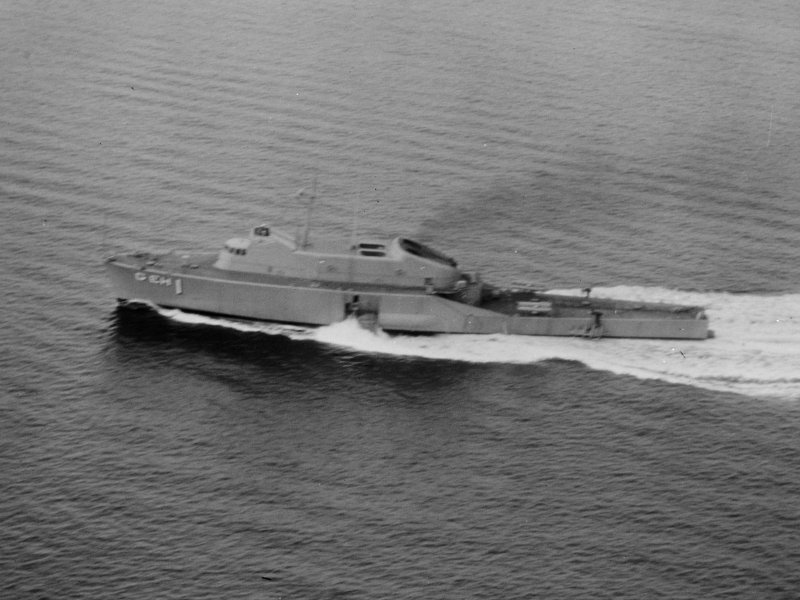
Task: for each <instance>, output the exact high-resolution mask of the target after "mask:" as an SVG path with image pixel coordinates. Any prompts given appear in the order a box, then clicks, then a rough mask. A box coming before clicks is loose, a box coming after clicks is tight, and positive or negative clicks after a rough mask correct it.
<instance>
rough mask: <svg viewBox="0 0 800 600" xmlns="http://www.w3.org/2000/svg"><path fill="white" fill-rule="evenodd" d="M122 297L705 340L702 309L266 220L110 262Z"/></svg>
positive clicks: (200, 307) (384, 320)
mask: <svg viewBox="0 0 800 600" xmlns="http://www.w3.org/2000/svg"><path fill="white" fill-rule="evenodd" d="M106 267H107V269H108V273H109V275H110V277H111V280H112V283H113V285H114V289H115V292H116V295H117V298H119V299H120V300H121V301H135V300H139V301H146V302H150V303H153V304H156V305H159V306H164V307H172V308H180V309H183V310H187V311H195V312H204V313H212V314H220V315H228V316H233V317H241V318H247V319H258V320H266V321H280V322H286V323H300V324H309V325H328V324H331V323H335V322H338V321H341V320H343V319H345V318H347V317H348V316H350V315H353V316H355V317H357V318H359V320H360V321H362V323H364V324H365V325H367V326H376V325H377V326H379V327H381V328H383V329H385V330H388V331H404V332H420V333H484V334H486V333H509V334H522V335H557V336H585V337H633V338H675V339H704V338H706V337H708V336H709V330H708V321H707V319H706V316H705V312H704V311H703V309H702V308H701V307H697V306H684V305H675V304H661V303H645V302H629V301H620V300H610V299H597V298H591V297H590V293H589V291H588V290H587V291H586V293H585V294H584V295H583V296H563V295H556V294H549V293H545V292H540V291H537V290H536V289H532V288H531V287H530V286H527V285H519V284H515V285H512V286H510V287H507V288H501V287H496V286H493V285H490V284H487V283H484V282H482V281H481V279H480V277H479V276H477V275H475V274H470V273H467V272H465V271H462V270H460V269H459V268H458V265H457V264H456V261H454V260H453V259H452V258H450V257H448V256H446V255H444V254H442V253H441V252H438V251H437V250H434V249H433V248H430V247H429V246H426V245H424V244H421V243H419V242H416V241H414V240H411V239H408V238H403V237H398V238H395V239H393V240H391V241H390V242H383V241H374V240H366V241H360V242H355V243H352V244H347V243H335V242H330V241H321V240H317V239H314V240H313V241H308V238H307V236H306V237H305V238H304V239H303V240H302V241H300V240H297V239H296V238H295V237H294V236H292V235H289V234H287V233H285V232H283V231H280V230H277V229H274V228H271V227H269V226H267V225H260V226H258V227H255V228H253V229H252V230H251V231H250V232H249V234H248V235H247V236H246V237H238V238H232V239H230V240H228V242H226V243H225V245H224V247H223V248H222V250H220V251H219V253H217V254H184V253H179V252H172V253H167V254H159V255H155V254H149V253H136V254H129V255H118V256H113V257H111V258H109V259H108V260H107V261H106Z"/></svg>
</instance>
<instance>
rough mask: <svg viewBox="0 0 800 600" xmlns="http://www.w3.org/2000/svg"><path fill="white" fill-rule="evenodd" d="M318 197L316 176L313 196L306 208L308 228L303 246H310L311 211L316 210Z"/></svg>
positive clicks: (304, 232)
mask: <svg viewBox="0 0 800 600" xmlns="http://www.w3.org/2000/svg"><path fill="white" fill-rule="evenodd" d="M316 197H317V178H316V177H314V186H313V187H312V188H311V197H310V198H309V199H308V207H307V209H306V228H305V231H303V244H302V246H301V247H302V248H306V247H308V232H309V230H310V229H311V212H312V211H313V210H314V200H315V199H316Z"/></svg>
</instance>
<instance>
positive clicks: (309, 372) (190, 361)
mask: <svg viewBox="0 0 800 600" xmlns="http://www.w3.org/2000/svg"><path fill="white" fill-rule="evenodd" d="M110 319H111V327H110V347H111V349H112V353H111V356H113V357H114V359H115V362H116V366H117V367H118V368H120V369H122V370H126V371H130V370H131V369H133V370H139V369H144V370H150V369H152V368H157V369H164V368H169V369H171V370H173V371H175V370H183V371H184V372H188V373H195V374H198V375H199V374H203V375H210V376H213V377H215V378H218V379H220V380H225V381H227V382H228V383H229V384H230V385H232V386H235V387H237V388H240V389H241V390H242V391H247V390H245V388H251V389H250V390H249V391H250V392H252V393H253V394H254V395H258V391H259V390H260V389H261V388H262V387H263V386H265V385H269V386H270V387H271V388H272V389H284V390H286V391H287V392H291V391H292V390H294V389H296V388H297V386H298V385H301V384H302V385H304V386H305V387H306V388H307V389H312V388H315V387H316V388H318V389H327V390H331V389H339V390H342V391H345V390H351V391H355V390H357V389H359V388H369V387H372V386H376V385H377V386H380V387H382V388H386V389H388V390H394V391H396V392H397V394H398V395H399V396H402V397H404V398H407V399H411V398H424V401H426V402H429V401H431V399H432V398H433V397H435V396H436V394H435V392H436V390H439V389H445V388H447V389H452V388H453V387H459V386H462V385H466V382H468V381H469V380H473V379H476V378H480V377H482V375H483V374H484V372H485V371H487V370H489V369H491V368H492V367H490V366H486V365H475V364H469V363H464V362H459V361H451V360H431V359H427V358H421V357H409V356H390V355H386V354H373V353H364V352H360V351H357V350H352V349H347V348H343V347H339V346H334V345H329V344H326V343H322V342H319V341H316V340H314V339H311V338H310V337H309V338H308V339H303V337H304V336H303V335H302V333H301V335H299V336H297V337H298V339H293V337H290V335H289V334H288V333H279V332H276V333H271V332H268V331H260V330H258V329H256V328H255V327H253V331H249V330H245V331H241V330H239V329H236V328H233V327H228V326H226V325H224V324H220V325H216V324H213V323H207V322H201V323H185V322H181V321H177V320H174V319H171V318H169V317H167V316H164V315H162V314H160V313H159V312H157V311H156V310H154V309H153V308H151V307H148V306H138V307H136V308H132V307H131V306H118V307H116V309H115V310H114V311H113V313H111V315H110ZM221 323H225V321H221ZM276 331H280V328H276ZM288 331H292V332H293V330H292V329H290V328H287V332H288ZM306 331H309V330H308V329H306ZM528 369H534V370H539V369H541V367H537V366H529V367H528ZM417 392H419V393H417ZM431 392H433V394H431Z"/></svg>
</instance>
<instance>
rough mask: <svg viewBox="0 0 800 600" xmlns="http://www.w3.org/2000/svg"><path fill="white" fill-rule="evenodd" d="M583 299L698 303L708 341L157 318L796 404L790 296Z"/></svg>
mask: <svg viewBox="0 0 800 600" xmlns="http://www.w3.org/2000/svg"><path fill="white" fill-rule="evenodd" d="M569 292H570V293H579V292H578V291H577V290H569ZM592 295H593V296H597V297H603V296H607V297H613V298H618V299H623V300H641V301H650V302H670V303H680V304H697V305H701V306H705V307H706V313H707V315H708V318H709V320H710V324H711V329H713V331H714V333H715V337H714V338H712V339H708V340H702V341H695V340H691V341H682V340H680V341H679V340H632V339H631V340H628V339H625V340H621V339H601V340H586V339H581V338H555V337H531V336H519V335H502V334H495V335H464V334H458V335H444V334H442V335H434V336H405V335H393V336H389V335H387V334H386V333H384V332H381V331H377V332H371V331H367V330H365V329H362V328H361V327H359V326H358V323H357V322H356V321H355V320H347V321H343V322H341V323H336V324H334V325H329V326H326V327H320V328H308V327H294V326H286V325H280V324H273V323H253V322H243V321H237V320H233V319H225V318H212V317H206V316H199V315H192V314H189V313H183V312H181V311H179V310H165V309H158V312H159V313H161V314H162V315H163V316H166V317H168V318H170V319H174V320H177V321H181V322H185V323H202V324H210V325H217V326H223V327H231V328H233V329H236V330H239V331H244V332H260V333H265V334H268V335H283V336H287V337H289V338H291V339H295V340H314V341H317V342H320V343H324V344H331V345H335V346H339V347H343V348H348V349H351V350H355V351H358V352H364V353H380V354H387V355H392V356H405V357H417V358H428V359H438V360H457V361H465V362H473V363H516V364H530V363H537V362H541V361H544V360H551V359H563V360H575V361H579V362H581V363H583V364H585V365H586V366H588V367H590V368H592V369H597V370H603V371H610V372H612V373H616V374H620V375H632V376H635V377H638V378H642V379H659V380H663V381H668V382H671V383H679V384H686V385H693V386H697V387H702V388H706V389H711V390H716V391H724V392H735V393H740V394H747V395H751V396H760V397H776V398H785V399H800V294H785V295H772V296H761V295H757V294H727V293H695V292H681V291H675V290H667V289H661V288H641V287H615V288H596V289H595V290H594V291H593V292H592Z"/></svg>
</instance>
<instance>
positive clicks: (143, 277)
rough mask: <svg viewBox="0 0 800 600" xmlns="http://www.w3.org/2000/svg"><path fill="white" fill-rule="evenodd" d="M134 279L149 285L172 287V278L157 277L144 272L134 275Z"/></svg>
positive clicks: (165, 276)
mask: <svg viewBox="0 0 800 600" xmlns="http://www.w3.org/2000/svg"><path fill="white" fill-rule="evenodd" d="M133 277H134V279H136V281H146V282H147V283H152V284H153V285H166V286H170V285H172V277H169V276H167V275H155V274H150V275H148V274H147V273H143V272H142V271H137V272H136V273H134V274H133Z"/></svg>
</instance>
